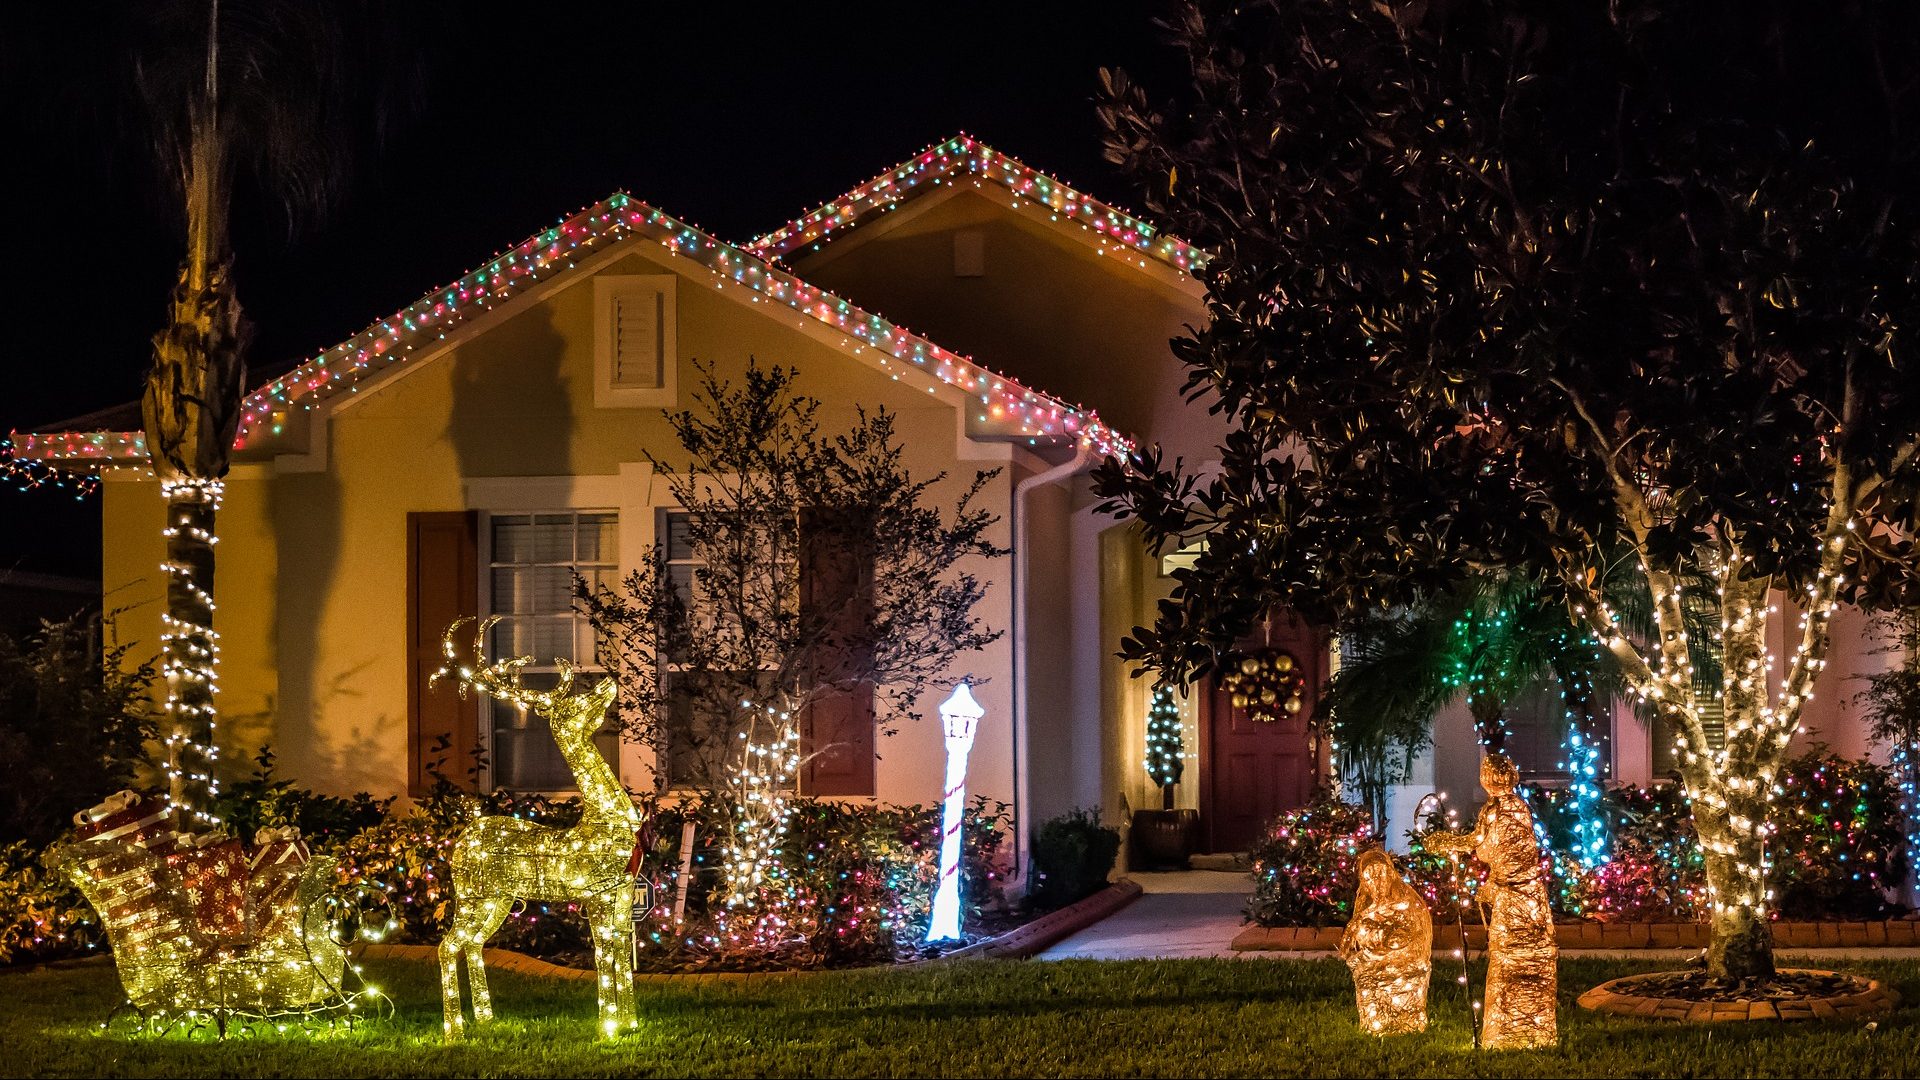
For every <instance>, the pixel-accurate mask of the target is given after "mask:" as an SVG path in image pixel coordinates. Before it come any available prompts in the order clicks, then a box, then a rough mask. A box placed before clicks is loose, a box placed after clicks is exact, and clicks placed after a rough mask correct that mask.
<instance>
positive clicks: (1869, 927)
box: [1231, 919, 1920, 952]
mask: <svg viewBox="0 0 1920 1080" xmlns="http://www.w3.org/2000/svg"><path fill="white" fill-rule="evenodd" d="M1553 931H1554V938H1555V939H1556V940H1557V941H1558V943H1559V945H1560V947H1561V948H1563V949H1704V948H1706V947H1707V924H1706V923H1598V922H1583V923H1558V924H1556V925H1555V926H1554V928H1553ZM1345 932H1346V931H1345V928H1343V927H1339V926H1323V927H1312V926H1249V927H1247V928H1246V929H1245V930H1242V931H1240V933H1238V934H1236V935H1235V936H1234V939H1233V944H1232V946H1231V948H1232V949H1233V950H1234V951H1235V952H1264V951H1267V950H1284V951H1294V952H1332V951H1333V950H1334V949H1335V948H1337V947H1339V945H1340V935H1341V934H1343V933H1345ZM1486 944H1487V930H1486V927H1484V926H1469V927H1467V946H1468V948H1473V949H1483V948H1485V947H1486ZM1773 944H1774V946H1775V947H1777V948H1782V949H1816V948H1817V949H1826V948H1869V949H1870V948H1882V947H1885V946H1911V945H1920V922H1916V921H1913V920H1909V919H1894V920H1890V921H1886V922H1777V923H1774V924H1773ZM1433 947H1434V948H1436V949H1457V948H1459V947H1460V934H1459V931H1458V930H1457V929H1455V928H1454V927H1453V926H1451V925H1436V926H1435V927H1434V928H1433Z"/></svg>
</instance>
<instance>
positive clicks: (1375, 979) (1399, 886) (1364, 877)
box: [1340, 847, 1433, 1035]
mask: <svg viewBox="0 0 1920 1080" xmlns="http://www.w3.org/2000/svg"><path fill="white" fill-rule="evenodd" d="M1340 959H1342V960H1345V961H1346V962H1347V967H1348V969H1349V970H1351V971H1352V972H1353V992H1354V996H1355V998H1356V999H1357V1000H1358V1003H1359V1006H1360V1026H1361V1027H1363V1028H1366V1029H1367V1031H1368V1033H1370V1034H1373V1035H1411V1034H1413V1033H1414V1032H1417V1031H1425V1030H1427V979H1428V977H1429V976H1431V975H1432V973H1433V914H1432V913H1431V912H1429V911H1428V910H1427V901H1426V899H1425V898H1424V897H1422V896H1421V895H1420V893H1419V891H1418V890H1416V889H1415V888H1414V887H1413V886H1411V885H1409V884H1407V880H1406V879H1405V878H1403V877H1401V876H1400V868H1399V867H1397V866H1395V865H1393V856H1391V855H1388V854H1387V853H1386V852H1385V851H1384V850H1382V849H1380V848H1377V847H1371V848H1368V849H1367V850H1365V851H1363V852H1361V853H1360V888H1359V889H1358V890H1356V891H1355V892H1354V894H1353V918H1352V919H1350V920H1349V921H1348V922H1347V932H1346V934H1344V935H1343V936H1342V937H1341V938H1340Z"/></svg>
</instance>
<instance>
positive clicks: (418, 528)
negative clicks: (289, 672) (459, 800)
mask: <svg viewBox="0 0 1920 1080" xmlns="http://www.w3.org/2000/svg"><path fill="white" fill-rule="evenodd" d="M479 518H480V515H479V514H477V513H475V512H474V511H471V510H451V511H445V512H434V513H414V514H408V515H407V793H408V794H410V795H415V796H418V795H424V794H426V792H427V790H428V789H429V788H431V787H432V786H433V776H432V775H431V772H430V770H431V769H433V768H434V767H435V764H436V762H438V764H439V767H440V769H441V771H442V772H443V774H444V775H445V776H446V777H447V778H448V779H450V780H453V781H455V782H456V783H460V784H462V785H464V784H466V783H467V782H468V780H469V777H468V772H467V770H468V769H469V768H470V767H471V766H472V764H473V748H474V747H475V746H476V745H477V744H478V741H479V737H480V700H479V698H478V697H475V696H467V697H462V696H461V695H460V693H459V691H458V689H457V688H456V687H455V686H453V685H452V684H450V683H448V682H447V681H445V680H442V681H441V682H439V683H437V684H434V685H431V686H430V685H428V683H429V680H431V679H432V678H433V673H434V672H436V671H438V670H439V669H440V665H441V663H442V662H443V659H444V657H443V654H442V652H441V643H442V641H443V640H444V639H445V637H446V633H447V627H449V626H451V625H452V624H453V622H454V620H455V619H463V618H472V617H474V616H476V615H478V614H479V613H480V566H479V559H480V520H479ZM463 629H464V630H465V631H467V632H471V629H472V628H471V627H467V628H463ZM442 746H444V750H443V749H442ZM443 757H444V760H440V759H442V758H443Z"/></svg>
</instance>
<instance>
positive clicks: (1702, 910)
mask: <svg viewBox="0 0 1920 1080" xmlns="http://www.w3.org/2000/svg"><path fill="white" fill-rule="evenodd" d="M1526 795H1527V799H1528V802H1529V803H1530V804H1531V805H1532V807H1533V810H1534V815H1535V819H1536V820H1537V821H1538V822H1539V824H1540V828H1541V831H1542V833H1543V834H1544V837H1545V840H1546V843H1545V860H1546V862H1547V864H1548V870H1549V872H1550V875H1551V877H1550V883H1551V887H1550V889H1549V895H1550V896H1551V898H1552V900H1553V905H1554V913H1555V914H1556V915H1561V916H1568V917H1573V918H1590V919H1597V920H1600V921H1602V922H1673V921H1679V922H1689V921H1693V920H1697V919H1704V918H1706V916H1707V910H1708V909H1707V900H1706V896H1707V882H1706V865H1705V862H1704V860H1703V859H1702V858H1701V855H1700V844H1699V841H1698V839H1697V837H1696V836H1695V833H1694V829H1693V817H1692V812H1691V810H1690V809H1689V807H1688V805H1687V800H1686V797H1685V794H1684V793H1683V792H1682V791H1681V790H1680V788H1679V787H1678V786H1676V785H1673V784H1656V785H1653V786H1651V787H1646V788H1636V787H1616V788H1612V789H1609V790H1608V791H1606V792H1605V794H1604V796H1603V797H1602V799H1601V800H1600V813H1601V814H1602V815H1603V818H1604V820H1605V823H1606V829H1607V834H1608V836H1609V837H1610V838H1611V848H1612V858H1611V859H1610V860H1609V861H1608V862H1605V863H1602V864H1599V865H1595V866H1586V865H1583V864H1582V863H1581V862H1579V860H1577V859H1574V858H1571V857H1568V856H1565V855H1560V854H1557V853H1558V852H1562V851H1566V850H1568V849H1569V848H1570V847H1571V846H1572V845H1571V843H1570V837H1571V836H1572V827H1573V822H1574V817H1573V810H1572V808H1571V807H1570V805H1569V797H1568V793H1567V792H1566V791H1565V790H1564V789H1560V788H1546V789H1528V790H1527V791H1526ZM1772 823H1773V826H1774V833H1773V838H1772V841H1771V843H1770V844H1769V845H1768V851H1767V855H1768V859H1769V861H1770V863H1771V865H1772V870H1771V873H1770V877H1769V884H1770V886H1771V888H1772V890H1773V894H1774V905H1773V910H1774V913H1775V916H1776V917H1777V918H1786V919H1832V918H1853V919H1863V918H1886V917H1888V916H1891V915H1896V914H1898V913H1900V912H1901V911H1902V910H1904V909H1903V908H1901V907H1900V906H1899V905H1898V904H1895V903H1893V902H1891V901H1889V900H1888V899H1887V894H1888V892H1889V891H1892V890H1897V889H1898V888H1899V887H1900V886H1902V885H1903V884H1905V882H1906V880H1907V875H1908V873H1909V867H1908V855H1907V853H1906V851H1905V846H1904V841H1903V837H1902V818H1901V814H1900V802H1899V792H1898V789H1897V786H1896V784H1895V782H1894V778H1893V775H1892V773H1891V772H1890V771H1889V770H1888V769H1887V768H1885V767H1884V766H1881V765H1876V764H1874V763H1872V762H1868V761H1852V760H1847V759H1844V758H1838V757H1835V756H1834V755H1832V754H1831V753H1828V752H1827V751H1826V749H1825V748H1823V747H1816V748H1814V749H1812V750H1810V751H1808V752H1807V753H1804V754H1801V755H1799V756H1797V757H1794V758H1792V759H1790V760H1788V761H1787V762H1786V764H1785V765H1784V766H1783V768H1782V769H1781V771H1780V773H1779V774H1778V776H1777V777H1776V778H1775V783H1774V801H1773V816H1772ZM1430 824H1432V823H1422V825H1423V828H1421V829H1416V830H1414V831H1413V832H1412V833H1411V834H1410V835H1411V838H1412V843H1411V845H1410V849H1409V851H1408V853H1407V854H1405V855H1402V856H1400V857H1399V858H1398V859H1397V861H1398V863H1399V865H1400V868H1401V870H1402V871H1403V872H1404V873H1405V874H1406V876H1407V879H1408V880H1409V881H1410V882H1412V883H1413V885H1414V887H1415V888H1417V889H1418V890H1419V891H1420V893H1421V895H1423V896H1425V897H1426V898H1427V903H1428V906H1429V907H1431V908H1432V909H1433V912H1434V914H1435V915H1436V916H1444V917H1447V918H1452V917H1453V916H1454V914H1455V911H1456V903H1457V900H1458V898H1459V897H1460V896H1461V895H1462V893H1463V892H1465V891H1467V890H1469V888H1470V887H1471V886H1472V885H1473V884H1474V883H1475V881H1474V879H1476V878H1478V877H1481V876H1483V875H1484V868H1482V867H1479V866H1478V865H1477V864H1476V863H1473V862H1472V861H1468V863H1467V864H1466V865H1465V866H1461V865H1458V864H1456V863H1454V861H1453V860H1451V859H1449V858H1447V857H1445V856H1436V855H1431V854H1428V853H1426V852H1425V851H1424V850H1423V848H1422V846H1421V843H1420V838H1421V836H1423V835H1424V831H1425V826H1428V825H1430ZM1370 842H1373V837H1372V830H1371V829H1370V828H1369V827H1368V824H1367V820H1366V814H1365V813H1364V812H1363V811H1361V810H1360V809H1359V808H1357V807H1352V806H1349V805H1347V804H1344V803H1322V804H1318V805H1316V806H1313V807H1309V808H1308V809H1306V810H1301V811H1295V812H1293V813H1289V814H1284V815H1282V816H1281V817H1280V818H1278V819H1276V820H1275V822H1274V823H1273V824H1272V825H1271V826H1269V828H1268V830H1267V834H1266V836H1265V838H1264V839H1263V840H1262V841H1261V842H1260V843H1259V844H1258V845H1256V846H1255V848H1254V850H1253V857H1254V877H1255V882H1254V895H1253V899H1252V901H1251V902H1250V903H1249V904H1248V907H1247V918H1248V919H1249V920H1250V921H1252V922H1256V923H1259V924H1261V925H1263V926H1323V925H1327V924H1329V923H1335V922H1341V921H1344V920H1345V919H1346V917H1347V915H1348V914H1349V911H1350V909H1351V904H1352V897H1353V890H1354V885H1355V883H1354V880H1353V865H1352V864H1353V853H1354V852H1357V851H1358V850H1359V849H1360V848H1361V847H1363V846H1365V845H1366V844H1367V843H1370ZM1465 916H1466V917H1467V918H1468V919H1474V918H1477V917H1478V915H1477V910H1476V909H1474V908H1472V907H1469V908H1468V909H1467V910H1466V912H1465Z"/></svg>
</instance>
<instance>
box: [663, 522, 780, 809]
mask: <svg viewBox="0 0 1920 1080" xmlns="http://www.w3.org/2000/svg"><path fill="white" fill-rule="evenodd" d="M652 509H653V513H652V525H653V536H654V541H655V542H656V543H658V544H659V545H661V547H662V549H663V554H664V548H665V545H666V543H667V527H666V525H667V519H668V518H669V517H671V516H673V515H674V514H684V515H688V516H691V515H692V513H693V512H692V511H690V510H688V509H687V508H686V507H684V506H682V505H680V503H678V502H670V503H662V504H660V505H658V506H655V507H653V508H652ZM688 561H689V562H691V563H692V565H694V566H703V565H705V562H704V561H703V560H688ZM669 565H671V560H669ZM697 588H698V585H697V584H690V585H689V589H690V590H691V589H697ZM656 660H657V661H658V663H659V666H660V674H661V676H662V679H663V681H664V677H665V676H666V675H668V674H670V673H672V672H674V671H677V670H679V667H678V665H676V664H675V663H674V661H673V660H671V659H670V658H666V657H657V658H656ZM763 670H766V671H774V670H778V669H777V666H768V667H766V668H763ZM662 734H663V736H664V737H665V738H666V739H668V740H671V739H672V737H673V733H672V731H670V730H668V729H667V728H666V726H665V723H664V718H663V722H662ZM660 758H661V759H660V760H657V761H655V762H654V769H655V773H656V775H657V776H658V777H659V778H660V779H661V780H662V781H664V782H663V783H662V784H661V790H662V791H664V792H665V793H667V794H669V795H690V794H694V793H697V792H698V791H700V788H698V787H696V786H694V785H691V784H685V783H680V782H677V781H675V780H674V778H673V749H672V747H671V746H668V747H667V748H666V750H665V752H664V753H663V754H661V755H660ZM787 790H788V791H790V792H793V793H796V794H798V793H799V791H800V776H799V774H798V773H795V774H794V775H793V777H792V778H791V779H790V782H789V785H788V787H787Z"/></svg>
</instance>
